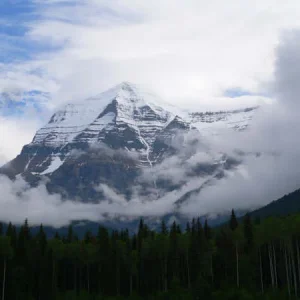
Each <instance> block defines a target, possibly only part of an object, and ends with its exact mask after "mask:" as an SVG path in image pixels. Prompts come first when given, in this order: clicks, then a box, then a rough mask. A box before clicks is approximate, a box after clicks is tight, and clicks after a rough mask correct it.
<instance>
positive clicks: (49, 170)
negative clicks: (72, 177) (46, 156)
mask: <svg viewBox="0 0 300 300" xmlns="http://www.w3.org/2000/svg"><path fill="white" fill-rule="evenodd" d="M63 163H64V161H63V160H61V159H60V157H58V156H55V157H53V159H52V161H51V163H50V165H49V167H48V168H47V169H46V170H45V171H43V172H42V173H41V175H46V174H49V173H53V172H54V171H56V170H57V169H58V168H59V167H60V166H61V165H63Z"/></svg>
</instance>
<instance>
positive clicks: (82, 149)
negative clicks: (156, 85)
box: [0, 82, 255, 201]
mask: <svg viewBox="0 0 300 300" xmlns="http://www.w3.org/2000/svg"><path fill="white" fill-rule="evenodd" d="M254 112H255V108H247V109H244V110H236V111H227V112H224V111H220V112H214V113H212V112H187V111H183V110H180V109H178V108H176V107H174V106H172V105H169V104H167V103H165V102H164V101H163V100H162V99H161V98H160V97H158V96H156V95H155V94H154V93H152V92H150V91H147V90H145V89H142V88H140V87H139V86H137V85H135V84H132V83H128V82H123V83H121V84H119V85H117V86H116V87H113V88H111V89H109V90H108V91H105V92H103V93H100V94H98V95H96V96H94V97H90V98H88V99H84V100H83V101H82V102H79V103H75V104H68V105H66V106H65V107H63V108H62V109H60V110H58V111H57V112H56V113H55V114H54V115H53V116H52V117H51V118H50V120H49V122H48V123H47V124H46V125H45V126H44V127H43V128H41V129H40V130H38V131H37V133H36V135H35V136H34V138H33V141H32V142H31V143H30V144H28V145H26V146H24V147H23V149H22V152H21V154H20V155H18V156H17V157H16V158H15V159H14V160H13V161H11V162H10V163H9V164H7V165H5V166H3V167H2V168H1V169H0V172H1V173H4V174H6V175H8V176H10V177H11V178H15V177H16V176H17V175H21V176H23V177H24V178H25V179H26V180H27V181H28V182H29V183H30V184H32V185H35V184H37V183H38V182H39V181H40V180H41V179H42V178H43V177H44V176H46V177H48V179H49V180H48V184H47V187H48V189H49V191H50V192H59V193H61V194H63V195H65V196H66V197H69V198H78V197H79V198H81V199H83V200H84V201H94V200H95V199H101V198H104V195H103V193H102V192H101V191H100V192H99V189H98V188H97V187H98V186H99V184H106V185H108V186H110V187H111V188H113V189H114V190H116V191H118V192H119V193H122V194H124V195H125V196H126V197H127V198H128V197H130V193H131V192H130V188H131V187H132V185H135V184H137V182H138V178H139V176H140V174H141V172H142V170H145V169H149V168H153V167H154V166H156V165H159V164H161V163H162V162H163V161H164V160H165V159H166V158H169V157H171V156H176V155H177V154H178V149H175V148H174V147H173V146H172V141H173V139H174V138H175V137H176V135H177V134H178V132H185V133H187V132H191V131H192V130H196V131H198V132H200V133H201V134H202V135H205V134H214V133H215V131H216V130H217V129H218V128H220V127H221V128H224V127H229V128H234V129H237V130H243V129H245V128H246V127H247V125H248V123H249V121H250V120H251V118H252V115H253V113H254ZM214 165H218V164H216V163H214ZM211 169H214V168H210V170H211ZM201 172H202V173H203V170H202V169H201V168H200V171H199V172H198V173H199V174H200V173H201ZM198 173H197V174H198ZM166 186H167V189H168V190H171V189H176V188H179V186H178V185H170V184H167V183H166V182H164V183H161V184H160V185H159V183H158V184H157V185H156V183H155V188H159V187H162V188H164V189H165V188H166ZM152 188H153V187H152Z"/></svg>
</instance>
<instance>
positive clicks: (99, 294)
mask: <svg viewBox="0 0 300 300" xmlns="http://www.w3.org/2000/svg"><path fill="white" fill-rule="evenodd" d="M0 234H1V236H0V287H1V290H0V293H1V299H2V300H4V299H8V300H10V299H16V300H20V299H22V300H27V299H35V300H47V299H49V300H50V299H51V300H53V299H68V300H72V299H74V300H75V299H76V300H84V299H86V300H100V299H111V300H112V299H205V300H207V299H230V300H234V299H249V300H250V299H256V300H259V299H298V297H299V295H300V250H299V246H300V214H294V215H289V216H285V217H269V218H266V219H263V220H260V219H258V218H257V219H255V220H253V219H252V218H251V216H250V215H249V214H247V215H246V216H245V217H243V218H242V219H237V218H236V216H235V213H234V211H232V213H231V218H230V220H229V222H228V224H223V225H222V226H219V227H217V228H211V227H210V226H209V224H208V222H207V221H205V222H204V224H202V223H201V222H200V220H199V219H193V220H192V221H191V222H189V223H187V224H186V226H184V228H183V227H182V226H179V225H178V224H176V223H175V222H174V223H173V224H172V225H171V226H167V225H166V224H165V222H162V223H161V225H160V230H158V231H153V230H151V229H150V228H149V227H148V226H147V225H146V224H145V223H144V222H143V220H142V219H141V220H140V223H139V227H138V229H137V231H136V233H135V234H130V233H129V232H128V230H121V231H115V230H112V231H111V230H108V229H106V228H104V227H102V226H99V230H98V234H97V235H96V236H93V235H92V234H91V233H90V232H86V234H85V236H84V238H83V239H79V238H77V237H76V234H75V232H74V229H73V228H72V226H71V225H70V227H69V230H68V234H67V235H66V236H59V234H58V233H57V234H56V235H55V237H53V238H51V239H50V238H47V236H46V234H45V230H44V228H43V226H42V225H41V226H40V229H39V231H38V232H37V233H36V234H33V233H32V231H31V230H30V226H29V223H28V221H27V220H26V221H25V222H24V224H23V225H22V226H21V227H18V228H17V227H16V226H14V225H12V224H11V223H10V224H8V226H2V225H1V226H0Z"/></svg>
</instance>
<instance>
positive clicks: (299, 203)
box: [251, 190, 300, 218]
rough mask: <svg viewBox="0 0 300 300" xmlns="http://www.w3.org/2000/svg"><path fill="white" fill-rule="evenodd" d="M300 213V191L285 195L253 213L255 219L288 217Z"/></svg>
mask: <svg viewBox="0 0 300 300" xmlns="http://www.w3.org/2000/svg"><path fill="white" fill-rule="evenodd" d="M299 212H300V190H296V191H294V192H292V193H290V194H287V195H284V196H283V197H282V198H280V199H278V200H275V201H272V202H271V203H269V204H268V205H266V206H263V207H261V208H259V209H257V210H255V211H252V212H251V216H252V217H253V218H256V217H259V218H266V217H269V216H287V215H289V214H294V213H299Z"/></svg>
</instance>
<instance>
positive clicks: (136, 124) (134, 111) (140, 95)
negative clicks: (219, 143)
mask: <svg viewBox="0 0 300 300" xmlns="http://www.w3.org/2000/svg"><path fill="white" fill-rule="evenodd" d="M113 101H116V102H113ZM113 103H114V104H115V105H116V106H115V108H114V109H112V110H108V111H107V113H106V114H104V115H103V112H104V111H105V109H106V108H107V107H108V105H109V104H113ZM254 114H255V110H254V109H245V110H240V111H227V112H226V111H223V112H214V113H205V112H202V113H201V112H199V113H193V112H187V111H186V110H180V109H178V108H176V107H174V106H172V105H170V104H168V103H166V102H164V101H163V100H162V99H161V98H160V97H159V96H157V95H155V94H154V93H152V92H150V91H148V90H146V89H144V88H142V87H140V86H137V85H135V84H132V83H129V82H123V83H121V84H119V85H117V86H116V87H114V88H112V89H109V90H108V91H106V92H103V93H101V94H98V95H96V96H94V97H90V98H88V99H85V100H84V101H82V102H80V103H76V104H68V105H66V106H65V107H64V108H63V109H61V110H59V111H58V112H57V113H55V114H54V115H53V117H52V118H51V120H50V121H49V123H48V124H47V125H46V126H44V127H43V128H41V129H40V130H39V131H38V132H37V134H36V135H35V137H34V139H33V142H32V143H33V144H43V145H46V146H49V147H53V148H62V147H65V146H66V145H67V144H69V143H76V142H84V143H88V144H94V143H97V142H99V141H101V140H102V139H104V138H105V134H106V133H107V132H109V131H113V130H117V131H119V132H120V133H121V132H122V131H124V130H126V128H128V127H129V128H131V129H132V131H133V132H135V135H136V138H137V139H138V140H139V141H141V143H142V144H143V145H144V146H145V150H144V151H143V152H144V154H145V160H146V161H145V162H147V163H148V164H149V165H150V166H151V165H152V162H151V161H150V158H149V156H150V153H151V150H152V144H153V142H154V141H155V139H156V137H157V135H158V134H159V133H160V132H162V131H163V130H164V129H165V128H166V127H167V126H168V124H170V122H172V121H173V120H174V118H180V119H181V120H182V122H185V123H187V124H190V125H191V127H196V128H197V129H198V130H199V131H200V132H201V133H203V134H204V135H211V134H218V133H220V132H221V131H222V130H223V129H227V128H231V129H244V128H246V127H247V125H248V124H249V122H250V121H251V119H252V117H253V115H254ZM100 115H101V117H99V116H100ZM130 142H131V143H133V141H130ZM59 163H61V161H59V160H58V158H56V159H55V160H54V161H53V162H52V163H51V166H52V165H54V166H55V164H57V165H59ZM47 172H49V171H47Z"/></svg>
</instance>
